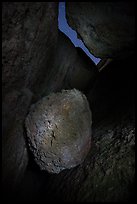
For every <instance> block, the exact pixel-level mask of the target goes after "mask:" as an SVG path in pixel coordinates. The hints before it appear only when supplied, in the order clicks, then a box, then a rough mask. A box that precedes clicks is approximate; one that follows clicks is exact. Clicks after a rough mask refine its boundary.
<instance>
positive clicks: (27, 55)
mask: <svg viewBox="0 0 137 204" xmlns="http://www.w3.org/2000/svg"><path fill="white" fill-rule="evenodd" d="M57 6H58V4H57V3H54V2H42V3H40V2H35V3H34V2H19V3H18V2H3V4H2V65H3V66H2V116H3V117H2V121H3V122H2V130H3V137H2V143H3V145H2V153H3V154H2V156H3V158H2V160H3V183H4V188H6V189H7V188H9V189H10V190H9V191H12V189H14V187H15V186H16V184H17V183H18V182H19V181H20V179H21V177H22V175H23V172H24V171H25V168H26V166H27V163H28V154H27V149H26V148H27V147H26V142H25V139H24V129H23V123H24V119H25V117H26V114H27V111H28V108H29V106H30V104H31V101H32V98H33V96H35V98H38V96H39V91H40V85H41V84H42V83H43V80H44V76H45V74H46V72H47V70H48V61H49V60H50V57H51V55H52V52H53V50H54V49H55V44H56V41H57V33H58V30H57V15H58V7H57ZM51 25H52V29H51ZM53 31H54V32H53Z"/></svg>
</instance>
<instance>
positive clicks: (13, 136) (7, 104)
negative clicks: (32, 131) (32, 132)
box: [2, 89, 32, 193]
mask: <svg viewBox="0 0 137 204" xmlns="http://www.w3.org/2000/svg"><path fill="white" fill-rule="evenodd" d="M31 98H32V93H31V92H30V91H29V90H28V89H23V90H21V91H20V92H19V91H16V90H13V91H12V92H10V93H8V94H7V95H6V96H5V98H4V99H3V104H2V116H3V121H2V128H3V129H2V130H3V137H2V165H3V168H2V170H3V187H4V189H6V191H7V189H10V190H9V191H10V192H11V193H12V191H13V190H14V188H15V187H16V185H17V184H18V183H19V182H20V180H21V178H22V175H23V173H24V171H25V169H26V166H27V163H28V154H27V149H26V143H25V139H24V130H23V123H24V119H25V116H26V114H27V110H28V107H29V105H30V102H31Z"/></svg>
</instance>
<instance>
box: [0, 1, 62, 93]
mask: <svg viewBox="0 0 137 204" xmlns="http://www.w3.org/2000/svg"><path fill="white" fill-rule="evenodd" d="M57 6H58V4H57V3H56V2H35V3H34V2H20V3H18V2H3V4H2V64H3V69H2V85H3V94H6V93H7V92H9V90H12V89H18V90H19V89H20V88H21V89H22V88H23V87H27V88H29V89H30V90H31V91H32V92H35V93H37V94H38V92H39V89H40V87H41V85H42V83H43V80H44V79H45V75H46V74H47V72H48V69H49V67H48V64H49V60H51V57H52V54H53V52H54V49H55V46H56V42H57V36H58V29H57V15H58V14H57V12H58V11H57V9H58V8H57ZM51 25H52V29H51Z"/></svg>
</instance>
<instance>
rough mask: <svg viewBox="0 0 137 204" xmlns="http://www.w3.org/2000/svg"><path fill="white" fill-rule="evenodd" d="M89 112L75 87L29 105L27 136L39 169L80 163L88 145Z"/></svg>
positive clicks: (83, 96)
mask: <svg viewBox="0 0 137 204" xmlns="http://www.w3.org/2000/svg"><path fill="white" fill-rule="evenodd" d="M91 122H92V120H91V111H90V109H89V105H88V102H87V99H86V97H85V95H83V94H82V93H81V92H79V91H78V90H76V89H73V90H63V91H62V92H60V93H56V94H54V93H53V94H50V95H49V96H47V97H44V98H42V99H41V100H40V101H39V102H37V103H36V104H34V105H32V107H31V109H30V112H29V114H28V116H27V118H26V121H25V125H26V129H27V137H28V142H29V146H30V149H31V151H32V152H33V154H34V157H35V161H36V162H37V164H38V165H39V166H40V169H42V170H47V171H48V172H50V173H59V172H61V171H62V170H64V169H69V168H72V167H75V166H77V165H78V164H80V163H82V162H83V161H84V159H85V157H86V155H87V153H88V152H89V149H90V146H91Z"/></svg>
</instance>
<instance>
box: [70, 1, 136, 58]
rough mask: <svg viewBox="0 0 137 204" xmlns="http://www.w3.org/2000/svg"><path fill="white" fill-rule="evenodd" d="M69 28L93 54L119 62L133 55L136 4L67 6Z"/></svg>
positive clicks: (71, 3)
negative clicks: (115, 59) (118, 60)
mask: <svg viewBox="0 0 137 204" xmlns="http://www.w3.org/2000/svg"><path fill="white" fill-rule="evenodd" d="M66 5H67V6H66V12H67V19H68V23H69V25H70V26H71V27H72V28H73V29H74V30H76V31H77V33H78V35H79V37H80V38H81V39H82V40H83V42H84V44H85V45H86V46H87V47H88V49H89V50H90V52H91V53H92V54H94V55H95V56H96V57H99V58H119V57H125V56H129V55H130V54H131V53H133V50H134V43H135V4H134V2H132V1H131V2H117V3H115V2H95V1H92V2H67V3H66Z"/></svg>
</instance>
